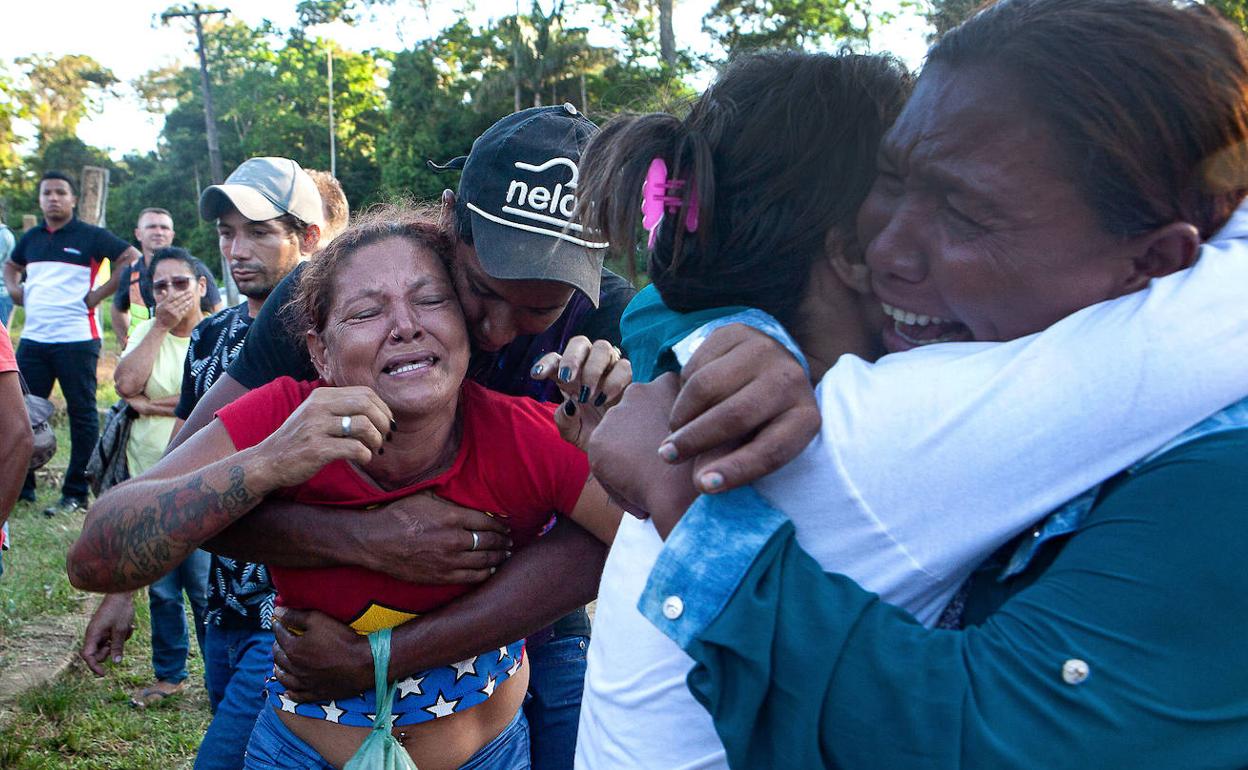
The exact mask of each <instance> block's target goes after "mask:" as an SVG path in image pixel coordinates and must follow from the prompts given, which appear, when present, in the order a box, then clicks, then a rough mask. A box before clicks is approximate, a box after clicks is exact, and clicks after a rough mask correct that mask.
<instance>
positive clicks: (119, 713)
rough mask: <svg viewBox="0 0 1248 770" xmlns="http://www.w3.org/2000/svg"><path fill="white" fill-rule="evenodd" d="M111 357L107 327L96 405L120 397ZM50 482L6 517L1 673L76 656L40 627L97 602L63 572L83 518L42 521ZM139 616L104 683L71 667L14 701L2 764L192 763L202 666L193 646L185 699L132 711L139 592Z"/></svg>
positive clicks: (26, 767) (144, 648) (52, 494)
mask: <svg viewBox="0 0 1248 770" xmlns="http://www.w3.org/2000/svg"><path fill="white" fill-rule="evenodd" d="M21 318H22V316H21V311H20V309H19V311H18V313H17V315H16V316H15V317H14V320H13V329H12V330H11V331H12V333H13V336H14V342H15V343H16V342H17V339H18V338H19V337H20V334H21V325H22V320H21ZM116 359H117V346H116V337H115V336H114V335H113V334H112V331H111V330H110V329H107V328H106V329H105V339H104V346H103V351H102V353H101V357H100V368H99V379H100V385H99V388H98V390H97V398H98V403H99V405H100V406H101V407H102V408H107V407H108V406H110V405H112V403H113V402H114V401H115V400H116V398H117V395H116V391H115V390H114V389H113V383H112V371H113V368H114V367H115V366H116ZM52 401H53V403H56V404H57V405H58V407H59V408H58V412H57V414H56V415H55V416H54V418H53V427H54V429H55V430H56V433H57V454H56V457H55V458H53V460H52V462H51V463H50V464H49V468H51V469H53V471H52V474H51V475H52V476H53V477H56V476H59V473H61V472H63V471H64V468H65V465H66V464H67V463H68V460H69V435H68V427H67V424H66V420H65V415H64V400H63V399H62V398H61V397H60V393H59V389H54V391H53V396H52ZM49 481H53V482H54V481H57V479H56V478H52V479H48V478H47V476H46V475H45V477H44V478H42V479H41V480H40V489H39V493H38V499H37V500H36V502H35V503H34V504H28V503H18V505H17V506H16V508H15V509H14V511H13V514H12V516H11V517H10V519H9V531H10V533H11V535H12V540H13V548H12V550H9V551H6V552H5V554H4V575H3V577H0V674H2V672H4V671H6V670H13V669H14V668H15V667H22V666H24V665H26V661H27V659H28V657H29V656H32V655H34V654H35V653H41V654H45V655H51V656H53V657H61V658H63V657H64V656H67V655H69V654H71V653H72V652H74V651H75V650H76V649H77V647H78V644H80V642H81V639H75V640H74V641H73V642H72V643H68V644H67V643H66V641H65V637H64V636H63V635H62V636H61V637H60V638H58V639H57V640H56V642H57V643H58V644H59V645H60V646H61V647H63V648H64V649H55V650H48V649H46V647H47V646H48V644H49V641H48V639H49V637H48V635H47V634H45V633H42V632H41V629H42V628H43V627H45V626H48V625H49V624H55V623H56V622H57V621H58V620H59V619H66V618H73V617H74V616H79V615H82V614H83V613H90V612H91V611H93V610H94V609H95V605H96V603H97V598H98V597H96V596H95V595H92V594H88V593H84V592H82V591H78V590H76V589H74V588H73V587H72V586H71V585H70V584H69V579H68V578H67V577H66V575H65V553H66V551H67V550H68V548H69V546H70V544H71V543H72V542H73V541H74V539H75V538H76V537H77V536H78V532H79V531H80V530H81V528H82V520H83V516H82V515H81V514H78V515H75V516H58V517H56V518H52V519H49V518H46V517H44V516H43V513H42V511H43V509H44V508H45V507H46V506H48V505H50V504H52V503H54V502H55V501H56V500H57V498H58V497H59V495H60V490H59V485H58V484H56V483H49ZM135 613H136V618H135V633H134V636H133V637H131V640H130V642H129V643H127V645H126V650H125V657H124V659H123V660H122V662H121V663H118V664H110V666H109V668H108V673H107V675H106V676H105V677H103V678H97V677H95V676H94V675H93V674H91V672H90V671H88V670H87V668H86V667H85V666H84V665H82V664H81V663H75V664H74V665H72V666H70V667H69V668H68V669H67V670H65V671H64V672H63V673H62V674H61V675H60V676H58V677H56V678H55V679H53V680H52V681H50V682H48V683H47V684H46V685H43V686H40V687H36V688H34V689H31V690H27V691H26V692H24V693H23V694H21V695H19V696H18V697H17V699H16V702H15V703H14V704H12V707H13V713H12V714H10V715H9V716H8V717H7V718H6V719H5V720H4V722H3V724H0V768H14V770H43V769H45V768H46V769H47V770H53V769H54V768H55V769H56V770H61V769H62V768H69V769H71V770H123V769H126V770H128V769H130V768H135V767H161V768H169V767H189V765H190V762H191V760H192V759H193V757H194V755H195V751H196V749H197V748H198V746H199V742H200V739H201V738H202V737H203V734H204V730H205V729H206V728H207V726H208V721H209V719H210V715H209V711H208V700H207V695H206V693H205V692H204V689H203V661H202V660H201V659H200V658H199V656H198V650H194V649H193V655H194V657H192V658H191V660H190V661H189V666H188V667H189V670H190V678H189V679H188V687H187V688H186V689H185V690H183V692H182V694H180V695H178V696H177V697H175V698H171V699H170V700H168V701H167V702H165V703H162V704H161V705H160V706H158V707H155V708H151V709H148V710H145V711H140V710H136V709H134V708H132V707H131V706H130V703H129V698H130V692H131V691H132V690H134V689H136V688H138V687H141V686H143V685H145V684H148V683H150V681H151V679H152V668H151V641H150V640H151V632H150V623H149V618H148V605H147V595H146V592H145V591H141V592H139V595H138V596H137V597H136V601H135ZM78 622H81V621H78ZM188 622H189V614H188ZM192 648H194V645H192Z"/></svg>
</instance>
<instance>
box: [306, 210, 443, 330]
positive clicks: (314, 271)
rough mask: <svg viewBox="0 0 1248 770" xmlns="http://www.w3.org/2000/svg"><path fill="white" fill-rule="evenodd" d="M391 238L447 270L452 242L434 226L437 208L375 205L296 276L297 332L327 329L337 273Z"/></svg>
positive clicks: (436, 224) (436, 222)
mask: <svg viewBox="0 0 1248 770" xmlns="http://www.w3.org/2000/svg"><path fill="white" fill-rule="evenodd" d="M390 238H401V239H403V240H405V241H407V242H408V243H410V244H411V245H412V246H413V247H416V248H422V249H428V250H429V251H430V252H432V253H433V255H434V256H436V257H437V258H438V260H439V261H440V262H441V263H442V264H443V265H444V266H445V267H446V268H447V270H448V272H449V271H450V265H451V260H452V259H453V257H454V254H455V241H454V239H453V238H452V237H451V235H450V234H449V233H448V232H447V231H446V229H445V228H444V227H442V226H441V225H440V224H439V223H438V218H437V209H436V208H433V207H429V206H420V207H417V206H413V205H411V204H409V203H406V202H402V203H389V204H383V205H378V206H374V207H373V208H371V209H369V210H368V211H367V212H365V213H364V214H362V215H361V216H360V217H359V218H358V219H357V220H356V221H355V222H353V223H352V224H351V226H350V227H348V228H347V229H346V230H345V231H343V233H342V234H341V235H339V236H338V237H337V238H335V239H334V240H333V241H332V242H331V243H330V244H329V245H328V246H326V247H325V249H324V251H322V252H321V253H320V254H318V255H317V256H316V257H315V258H314V259H312V260H311V261H310V262H308V263H307V266H306V267H304V269H303V272H302V273H301V274H300V275H299V284H298V286H296V287H295V292H294V296H293V297H292V298H291V301H290V308H291V313H290V315H291V318H292V319H293V320H294V321H295V322H296V323H298V324H300V325H301V326H302V328H301V329H300V330H299V331H300V332H302V331H305V330H311V331H314V332H320V331H322V330H323V329H324V328H325V324H326V322H327V321H328V320H329V312H330V310H331V309H332V308H333V306H334V300H335V299H336V297H337V292H336V289H337V287H336V280H335V279H336V278H337V277H338V274H339V273H340V272H341V271H342V269H343V268H344V267H345V266H346V264H347V262H348V261H349V260H350V259H351V257H353V256H355V254H356V253H357V252H358V251H359V250H360V249H363V248H364V247H366V246H370V245H372V244H374V243H380V242H381V241H385V240H389V239H390Z"/></svg>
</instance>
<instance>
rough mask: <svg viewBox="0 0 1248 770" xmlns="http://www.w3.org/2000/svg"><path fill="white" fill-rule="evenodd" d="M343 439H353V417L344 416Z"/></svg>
mask: <svg viewBox="0 0 1248 770" xmlns="http://www.w3.org/2000/svg"><path fill="white" fill-rule="evenodd" d="M342 437H343V438H351V415H349V414H344V415H343V416H342Z"/></svg>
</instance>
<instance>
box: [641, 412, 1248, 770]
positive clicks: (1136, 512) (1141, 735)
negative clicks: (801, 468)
mask: <svg viewBox="0 0 1248 770" xmlns="http://www.w3.org/2000/svg"><path fill="white" fill-rule="evenodd" d="M731 494H732V495H733V496H732V497H720V496H717V497H716V498H705V497H704V498H702V499H700V500H699V502H698V503H697V504H695V506H694V508H692V509H691V510H690V512H689V513H688V514H686V517H685V519H684V520H683V521H682V522H681V524H680V525H679V526H677V528H676V529H675V530H674V531H673V533H672V536H671V538H670V539H669V541H668V544H667V546H666V547H665V550H664V553H663V555H662V556H661V557H660V560H659V562H658V564H656V567H655V570H654V572H653V573H652V574H651V578H650V583H649V585H648V587H647V591H646V593H645V594H644V595H643V597H642V602H641V609H642V611H643V612H644V613H645V614H646V615H647V616H648V617H649V618H650V619H651V621H652V622H654V623H655V625H656V626H658V627H659V628H660V629H661V630H663V631H664V633H666V634H668V635H669V636H670V637H672V638H673V639H675V640H676V641H677V642H678V643H680V644H681V646H682V647H684V649H685V650H686V651H687V652H688V653H689V654H690V655H691V656H692V657H693V658H694V659H695V660H696V661H697V665H696V667H695V668H694V670H693V671H692V672H691V674H690V677H689V685H690V688H691V690H692V691H693V693H694V695H695V696H696V697H697V698H698V700H699V701H700V702H701V703H702V704H703V705H704V706H705V707H706V708H707V709H708V710H709V711H710V713H711V715H712V716H713V718H714V720H715V725H716V729H717V731H718V733H719V735H720V737H721V739H722V740H723V742H724V745H725V747H726V749H727V753H728V758H729V762H730V764H731V766H732V767H734V768H751V769H754V768H820V767H836V768H852V769H855V770H857V769H860V768H932V769H937V768H939V769H942V770H943V769H946V768H947V769H950V770H952V769H954V768H994V769H995V768H1094V769H1095V770H1108V769H1109V768H1132V769H1133V770H1134V769H1137V768H1146V769H1147V768H1158V769H1159V770H1160V769H1162V768H1166V769H1167V770H1168V769H1170V768H1184V769H1187V768H1244V767H1248V430H1245V429H1243V428H1236V427H1235V426H1234V425H1225V424H1224V425H1222V426H1221V429H1219V430H1216V431H1210V432H1208V433H1205V434H1203V435H1199V436H1198V437H1195V438H1192V439H1191V440H1190V441H1188V442H1187V443H1183V444H1180V445H1178V446H1175V447H1173V448H1170V449H1169V450H1168V451H1166V452H1164V453H1163V454H1161V455H1160V456H1157V457H1154V458H1152V459H1150V460H1149V461H1147V462H1146V463H1144V464H1142V465H1140V466H1137V467H1136V468H1134V469H1133V470H1132V471H1131V472H1128V473H1124V474H1122V475H1120V476H1119V477H1117V478H1115V479H1113V480H1111V481H1110V482H1107V483H1106V484H1105V485H1103V486H1102V488H1101V489H1100V490H1099V491H1098V492H1097V493H1096V494H1095V498H1094V502H1093V504H1092V505H1091V506H1090V508H1088V509H1087V510H1086V512H1085V513H1084V514H1083V515H1082V516H1080V517H1079V520H1078V521H1077V522H1076V523H1075V525H1074V526H1073V527H1072V528H1070V529H1069V530H1068V531H1067V532H1065V533H1063V534H1059V535H1058V536H1051V537H1050V536H1046V537H1045V538H1044V542H1042V543H1041V544H1040V545H1039V546H1038V547H1035V548H1022V549H1020V548H1019V547H1017V546H1016V547H1014V548H1012V549H1007V552H1005V553H1004V554H1003V558H1002V559H1001V561H1000V563H990V564H988V565H985V567H984V569H982V570H980V572H979V573H977V575H976V578H975V579H974V581H973V583H972V589H971V591H970V593H969V596H968V600H967V604H966V613H965V616H964V620H965V623H966V626H965V628H964V629H963V630H960V631H951V630H939V629H928V628H924V627H923V626H921V625H920V624H918V623H917V622H915V621H914V620H913V618H911V617H910V616H909V615H908V614H907V613H905V612H904V611H902V610H900V609H898V608H896V607H893V606H891V605H888V604H885V603H883V602H881V601H879V599H878V598H877V597H875V596H874V595H873V594H870V593H868V592H867V591H865V590H864V589H862V588H860V587H859V586H858V585H857V584H856V583H854V582H853V581H852V580H850V579H848V578H846V577H844V576H841V575H835V574H827V573H824V572H823V570H822V569H821V568H820V566H819V565H818V564H817V563H816V562H815V561H814V560H813V559H811V558H810V557H809V556H808V555H807V554H806V553H805V552H803V551H802V550H801V548H800V547H799V546H798V545H797V542H796V540H795V539H794V530H793V526H792V524H791V523H788V522H787V520H785V519H784V517H783V516H781V515H780V514H778V513H776V512H775V511H774V510H772V509H769V508H767V507H766V503H765V502H763V501H762V500H761V498H758V497H757V495H752V492H751V491H750V490H748V489H746V490H740V491H739V492H734V493H731ZM1028 537H1033V534H1032V533H1028V534H1026V535H1024V538H1028ZM711 538H713V539H711ZM720 538H727V540H726V541H725V540H723V539H720ZM706 542H717V543H724V542H734V543H737V544H740V545H741V546H742V547H741V548H731V549H723V554H724V556H723V558H722V559H719V558H715V557H714V556H711V557H710V559H708V551H709V554H714V553H716V552H719V551H720V550H721V549H718V548H717V549H706V548H705V547H701V548H699V547H698V544H699V543H701V544H705V543H706ZM1024 552H1025V553H1026V555H1025V556H1024V557H1023V560H1022V562H1020V561H1019V560H1018V558H1017V557H1018V555H1019V554H1020V553H1024ZM712 560H713V563H712ZM1007 567H1009V568H1010V572H1011V574H1010V576H1009V577H1006V578H1004V579H1002V578H1003V576H1004V574H1005V572H1006V570H1007ZM673 597H677V598H678V599H679V601H673V600H672V598H673Z"/></svg>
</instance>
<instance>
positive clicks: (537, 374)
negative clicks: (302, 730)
mask: <svg viewBox="0 0 1248 770" xmlns="http://www.w3.org/2000/svg"><path fill="white" fill-rule="evenodd" d="M544 371H546V367H545V366H544V365H542V364H537V365H535V366H534V367H533V369H532V370H531V371H530V372H529V373H530V374H532V375H533V376H534V377H541V376H542V372H544Z"/></svg>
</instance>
